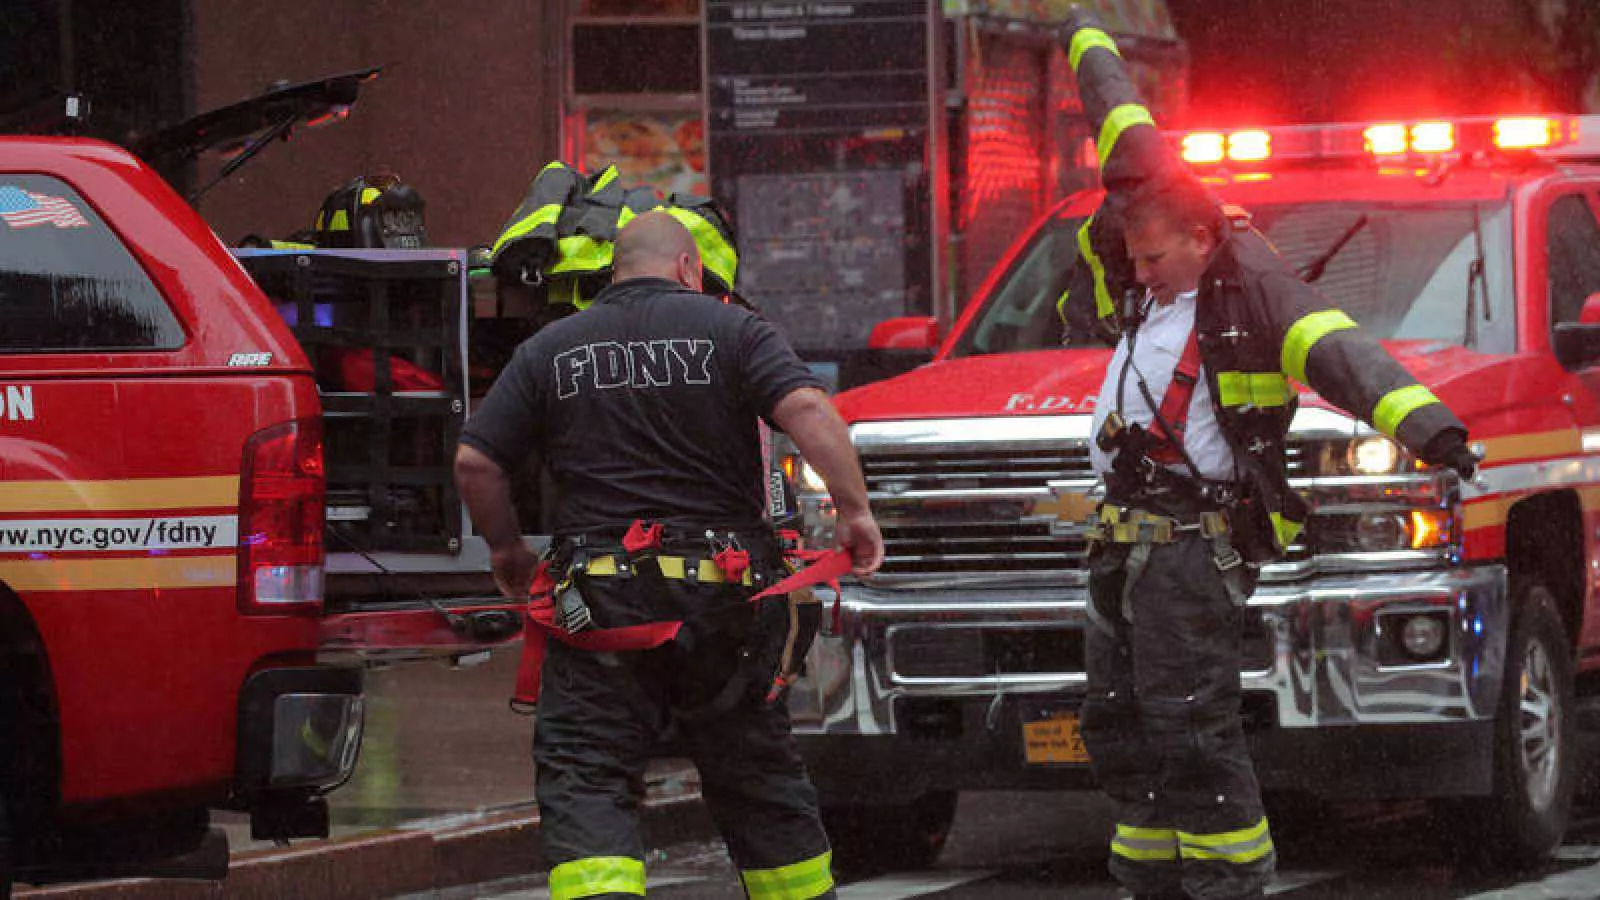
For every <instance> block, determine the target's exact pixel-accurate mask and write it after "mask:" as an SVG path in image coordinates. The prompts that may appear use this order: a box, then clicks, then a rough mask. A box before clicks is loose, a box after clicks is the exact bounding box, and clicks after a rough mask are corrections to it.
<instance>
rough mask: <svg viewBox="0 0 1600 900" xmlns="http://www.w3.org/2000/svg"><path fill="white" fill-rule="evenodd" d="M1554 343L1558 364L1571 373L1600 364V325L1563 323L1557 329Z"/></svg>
mask: <svg viewBox="0 0 1600 900" xmlns="http://www.w3.org/2000/svg"><path fill="white" fill-rule="evenodd" d="M1552 343H1553V344H1554V345H1555V351H1556V362H1559V363H1561V367H1562V368H1564V369H1566V370H1568V371H1570V372H1575V371H1577V370H1579V369H1587V368H1589V367H1590V366H1592V365H1594V364H1595V363H1600V324H1594V325H1589V324H1585V323H1581V322H1577V323H1575V322H1563V323H1561V324H1560V325H1557V326H1556V327H1555V336H1554V340H1553V342H1552Z"/></svg>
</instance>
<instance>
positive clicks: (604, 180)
mask: <svg viewBox="0 0 1600 900" xmlns="http://www.w3.org/2000/svg"><path fill="white" fill-rule="evenodd" d="M616 180H617V167H616V166H606V170H605V171H604V172H601V173H600V177H599V178H597V179H595V182H594V187H592V188H590V189H589V193H591V194H598V193H600V192H601V191H603V190H605V189H606V188H607V187H608V186H609V185H610V184H611V182H613V181H616Z"/></svg>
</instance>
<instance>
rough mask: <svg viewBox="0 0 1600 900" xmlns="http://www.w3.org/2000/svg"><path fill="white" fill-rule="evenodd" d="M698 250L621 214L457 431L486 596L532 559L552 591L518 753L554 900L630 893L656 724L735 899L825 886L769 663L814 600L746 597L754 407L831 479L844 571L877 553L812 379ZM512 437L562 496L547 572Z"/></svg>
mask: <svg viewBox="0 0 1600 900" xmlns="http://www.w3.org/2000/svg"><path fill="white" fill-rule="evenodd" d="M700 259H701V257H700V252H699V251H698V250H697V248H696V243H695V240H694V237H693V236H692V235H691V232H690V230H689V229H688V228H686V227H685V226H684V225H683V223H682V222H681V221H680V220H679V219H678V218H677V217H676V216H675V215H674V214H673V213H672V212H671V211H669V210H660V211H652V212H645V213H643V214H641V215H640V216H638V217H637V218H635V219H633V220H632V221H631V222H630V223H629V224H628V225H627V226H626V227H624V228H622V229H621V230H620V232H619V234H618V236H617V239H616V247H615V268H616V272H615V277H616V280H615V281H614V282H613V283H612V284H611V285H610V286H609V287H607V288H605V289H604V290H602V291H600V292H599V294H598V295H597V296H596V297H595V298H594V303H593V304H592V305H591V306H590V307H589V308H588V309H587V310H585V311H584V312H582V313H580V314H578V315H573V316H569V317H567V318H564V319H562V320H561V321H559V322H555V323H553V324H551V325H549V326H547V327H546V328H544V329H543V330H542V331H540V332H539V333H537V334H535V335H534V336H533V337H531V338H529V339H528V340H527V341H525V342H524V343H523V344H522V345H521V346H520V347H519V348H518V349H517V352H516V356H515V357H514V358H513V360H512V362H511V363H510V364H509V365H508V366H507V367H506V368H505V370H504V371H502V372H501V374H500V377H499V379H498V380H496V382H495V385H494V388H493V389H492V390H491V391H490V392H489V395H488V397H486V398H485V399H484V401H483V403H482V404H481V405H480V406H478V408H477V409H475V410H474V411H473V414H472V418H471V419H470V420H469V421H468V422H467V424H466V427H465V428H464V429H463V431H462V436H461V447H460V449H459V451H458V453H457V458H456V480H457V483H458V484H459V485H460V488H461V495H462V498H463V499H464V501H465V502H466V504H467V507H468V509H469V510H470V511H471V514H472V521H473V523H474V525H475V526H476V527H477V530H478V531H479V532H480V533H481V534H482V535H483V536H484V539H485V540H486V541H487V542H488V544H489V547H490V553H491V557H490V558H491V561H492V563H493V566H494V572H495V576H496V579H497V580H498V581H499V583H500V585H501V589H502V590H503V591H504V592H505V593H506V594H507V596H511V597H528V596H529V593H530V587H534V588H535V590H534V593H535V594H540V593H541V589H539V588H538V587H537V584H538V581H536V579H535V575H536V573H544V574H541V576H540V579H538V580H540V581H545V582H548V581H550V580H551V579H550V578H549V577H547V573H550V572H552V571H553V572H554V573H555V575H554V580H555V581H556V582H557V583H558V584H559V586H558V587H556V588H554V589H549V588H545V589H543V591H547V592H548V593H549V594H551V595H553V596H554V598H555V603H556V609H557V610H558V612H559V620H558V622H557V624H553V625H551V626H550V627H549V628H548V629H545V630H541V631H539V632H538V633H537V635H536V634H535V633H533V632H530V633H529V634H528V635H527V636H526V637H525V641H532V640H534V639H535V637H536V636H542V635H544V634H549V635H551V636H552V637H553V639H552V640H550V641H549V642H548V644H547V645H545V655H544V657H543V673H542V674H543V677H542V679H541V680H540V684H539V686H538V689H539V691H540V693H539V696H538V720H537V726H536V729H535V733H534V761H535V765H536V768H537V774H538V788H537V790H538V799H539V810H540V815H541V816H542V823H541V825H540V834H541V837H542V838H543V840H544V843H545V847H546V851H547V854H548V856H549V858H550V861H551V863H552V865H553V867H554V868H553V869H552V870H551V873H550V895H551V897H552V898H554V900H576V898H588V897H628V896H638V895H642V894H643V893H644V892H645V868H644V844H643V842H642V840H641V837H640V834H639V823H638V815H637V810H638V804H639V802H640V800H642V799H643V794H644V772H645V761H646V759H647V758H648V757H649V756H650V755H651V754H652V753H653V752H657V751H659V750H660V749H661V746H660V741H662V740H663V738H664V737H665V736H666V735H667V734H669V733H671V734H672V735H673V736H674V738H675V741H674V744H673V747H674V750H675V751H676V752H675V754H674V755H684V756H688V757H690V758H691V759H693V760H694V762H695V764H696V766H697V767H698V768H699V770H700V779H701V784H702V789H701V791H702V794H703V795H704V797H705V801H706V804H707V806H708V808H709V810H710V812H711V815H712V818H713V819H714V820H715V822H716V823H717V825H718V827H719V829H720V831H721V832H722V835H723V838H724V839H725V840H726V842H727V845H728V852H729V854H730V855H731V856H732V857H733V861H734V863H735V865H737V866H738V868H739V870H740V876H741V879H742V880H743V882H744V887H745V891H746V893H747V894H748V896H750V897H751V898H754V900H805V898H812V897H832V896H834V890H833V876H832V872H831V867H830V859H831V854H830V852H829V849H828V839H827V836H826V834H825V833H824V832H823V828H822V822H821V819H820V817H819V812H818V809H817V798H816V793H815V791H814V790H813V789H812V786H811V783H810V781H809V780H808V779H807V777H806V774H805V770H804V768H803V767H802V765H801V761H800V756H799V753H798V751H797V750H796V748H795V743H794V738H793V737H792V735H791V734H790V730H789V713H788V707H787V705H786V704H785V702H784V697H783V696H782V691H781V689H782V687H783V686H784V685H783V680H782V679H781V678H777V679H775V678H774V677H773V675H774V665H781V664H782V659H783V657H787V656H792V658H803V656H804V654H805V648H806V645H807V644H809V641H810V639H811V637H812V636H813V635H814V634H815V626H816V623H817V621H818V618H819V616H820V603H811V604H810V607H811V609H810V610H809V611H808V612H805V613H803V612H802V611H801V610H800V609H799V608H798V607H797V606H796V605H795V601H794V600H793V597H792V596H791V597H789V598H788V604H789V605H784V604H773V603H760V604H758V603H753V602H752V600H753V599H754V600H759V599H760V598H761V597H762V595H763V594H769V593H772V592H773V591H777V592H778V593H783V591H782V590H780V588H782V583H781V582H783V581H787V579H785V578H783V577H782V576H783V575H785V574H787V570H786V568H785V567H784V562H783V559H782V556H781V549H780V547H779V546H778V541H777V539H776V536H775V535H774V533H773V531H772V527H771V524H770V523H769V522H767V521H766V520H765V518H764V515H763V512H764V508H765V504H764V499H765V498H764V496H763V491H762V490H761V485H762V482H763V479H762V461H761V460H762V458H761V451H762V442H761V439H760V433H759V431H758V424H757V420H758V418H759V419H766V420H767V421H769V422H772V423H773V424H775V425H778V426H780V427H782V428H783V429H784V431H785V432H787V433H788V435H789V436H790V437H791V438H792V439H793V440H794V442H795V444H796V446H797V447H799V449H800V450H801V452H802V453H804V454H805V455H806V459H807V460H808V461H810V462H811V464H812V465H813V466H815V467H816V469H817V471H818V472H820V473H821V474H822V476H823V479H824V480H825V481H826V482H827V483H828V485H829V488H830V490H831V492H832V495H833V497H834V499H835V500H836V502H837V505H838V509H839V519H838V524H839V529H838V531H837V532H836V535H835V542H836V543H837V545H838V547H839V549H841V550H844V551H847V552H848V553H849V555H850V557H851V559H852V560H853V564H854V568H855V571H857V572H858V573H860V574H868V573H870V572H871V571H873V570H874V569H876V568H877V567H878V565H879V563H880V562H881V561H882V559H883V539H882V537H881V536H880V535H879V532H878V527H877V525H876V524H875V523H874V522H873V520H872V515H871V513H870V511H869V509H868V506H867V495H866V485H865V482H864V481H863V479H862V475H861V469H860V466H859V464H858V463H857V461H856V455H855V450H854V449H853V448H852V447H851V445H850V437H849V434H848V433H847V432H846V430H845V427H844V423H843V422H842V421H841V420H840V418H839V415H838V413H836V412H834V409H833V404H832V403H831V402H830V401H829V400H828V397H827V395H826V394H825V393H824V392H823V391H822V389H821V385H820V384H819V383H818V381H817V380H816V378H815V376H814V375H812V374H811V372H810V370H809V369H807V368H806V366H805V365H804V364H803V363H802V362H801V361H800V359H799V358H798V357H797V356H795V354H794V351H793V350H792V349H790V347H789V345H788V344H787V343H786V342H785V341H784V340H783V338H782V336H780V335H779V333H778V332H777V330H776V329H774V328H773V327H772V326H771V325H770V324H768V323H767V322H765V321H763V320H761V319H759V318H757V317H756V316H755V315H754V314H753V313H751V312H750V311H749V310H747V309H744V308H741V307H739V306H737V305H735V304H729V303H723V302H719V300H718V299H713V298H712V297H708V296H706V295H705V294H704V293H702V290H703V288H704V287H705V281H704V278H703V275H702V270H701V261H700ZM530 452H537V453H538V454H539V455H540V456H541V458H542V459H543V460H544V463H545V465H546V467H547V468H548V469H549V471H550V475H551V477H552V478H553V480H554V481H555V483H556V485H557V486H558V488H559V489H560V491H561V495H562V497H561V499H562V502H561V503H560V505H559V511H558V512H557V514H556V520H555V523H554V535H553V537H552V541H551V554H550V555H549V556H548V558H547V560H546V561H545V563H544V564H543V565H540V564H539V563H538V561H537V560H536V559H535V558H534V557H533V555H532V554H531V552H530V551H529V550H528V549H527V548H526V547H525V546H524V544H523V542H522V538H521V534H522V532H521V529H520V528H519V527H518V523H517V517H516V511H515V507H514V506H513V505H512V502H511V497H510V492H509V489H508V483H507V481H508V480H507V476H506V473H507V472H514V471H516V470H517V469H518V468H519V466H520V464H521V463H522V461H523V459H524V457H525V456H526V455H527V454H529V453H530ZM774 582H778V583H774ZM768 585H772V587H771V588H770V589H768V590H765V591H763V590H762V589H763V588H766V587H767V586H768ZM771 613H777V614H778V615H777V616H776V617H775V616H773V615H771ZM806 616H809V622H810V629H809V631H802V630H799V629H798V628H797V623H799V622H801V621H802V620H803V619H804V618H805V617H806ZM530 619H531V616H530ZM669 620H670V621H669ZM530 624H532V623H531V622H530ZM663 626H670V627H663ZM641 635H642V636H645V637H646V638H648V640H645V641H643V642H636V641H634V638H635V637H637V636H641ZM651 635H655V637H650V636H651ZM608 640H609V641H612V642H614V643H613V644H611V645H609V646H607V645H603V644H602V642H604V641H608ZM774 659H776V660H779V662H778V663H773V662H772V660H774ZM752 667H755V668H756V670H757V671H752Z"/></svg>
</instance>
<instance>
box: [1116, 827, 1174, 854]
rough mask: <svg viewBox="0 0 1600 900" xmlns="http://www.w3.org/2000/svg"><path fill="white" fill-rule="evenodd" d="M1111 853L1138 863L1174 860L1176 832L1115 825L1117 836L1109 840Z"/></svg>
mask: <svg viewBox="0 0 1600 900" xmlns="http://www.w3.org/2000/svg"><path fill="white" fill-rule="evenodd" d="M1111 852H1112V853H1115V854H1116V855H1118V856H1120V857H1122V858H1123V859H1132V860H1137V861H1139V862H1154V861H1158V860H1176V859H1177V858H1178V832H1176V831H1174V830H1172V829H1171V828H1138V827H1135V826H1133V825H1122V824H1118V825H1117V834H1116V836H1115V837H1113V838H1112V839H1111Z"/></svg>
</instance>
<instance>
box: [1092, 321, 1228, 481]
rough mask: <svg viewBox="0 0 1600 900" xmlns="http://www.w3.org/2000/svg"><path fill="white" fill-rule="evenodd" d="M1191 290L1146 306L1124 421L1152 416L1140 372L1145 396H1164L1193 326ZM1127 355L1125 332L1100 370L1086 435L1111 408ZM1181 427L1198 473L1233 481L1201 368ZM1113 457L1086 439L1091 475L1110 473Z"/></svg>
mask: <svg viewBox="0 0 1600 900" xmlns="http://www.w3.org/2000/svg"><path fill="white" fill-rule="evenodd" d="M1196 293H1197V292H1195V291H1190V292H1188V293H1186V294H1179V295H1178V296H1177V298H1176V299H1175V300H1173V302H1171V303H1169V304H1161V303H1151V304H1150V309H1149V313H1148V315H1147V317H1146V318H1145V320H1144V324H1142V325H1140V326H1139V339H1138V342H1137V346H1136V350H1137V352H1135V353H1134V355H1133V366H1132V367H1131V368H1129V369H1128V377H1127V380H1126V383H1124V384H1123V389H1122V417H1123V418H1124V419H1126V420H1127V421H1128V422H1129V423H1130V424H1134V423H1137V424H1139V425H1142V426H1144V427H1146V428H1149V427H1150V423H1151V422H1152V421H1154V419H1155V415H1154V413H1153V412H1152V411H1151V409H1150V404H1148V403H1146V402H1145V399H1144V393H1143V392H1142V391H1140V390H1139V375H1140V374H1141V373H1142V374H1143V375H1144V380H1145V383H1146V384H1147V385H1149V387H1150V396H1152V397H1154V398H1155V401H1156V403H1157V404H1158V405H1159V404H1160V403H1161V400H1162V398H1163V397H1165V396H1166V393H1167V385H1168V384H1170V383H1171V382H1172V373H1173V370H1174V369H1176V368H1177V367H1178V358H1179V357H1180V356H1182V355H1183V347H1184V345H1185V344H1187V343H1188V342H1189V333H1190V332H1191V331H1193V330H1194V312H1195V307H1196V302H1195V296H1196ZM1127 358H1128V336H1127V335H1126V334H1124V335H1123V336H1122V340H1120V341H1118V342H1117V352H1116V353H1115V354H1113V355H1112V357H1111V366H1110V367H1109V368H1107V369H1106V378H1105V382H1104V383H1103V384H1102V385H1100V393H1099V395H1098V398H1097V399H1096V401H1095V407H1094V430H1093V431H1092V432H1090V433H1091V434H1094V435H1098V434H1099V433H1100V426H1101V424H1102V423H1104V422H1105V420H1106V416H1108V415H1110V413H1111V411H1112V410H1114V409H1116V408H1117V384H1118V382H1120V381H1122V380H1123V379H1122V368H1123V363H1124V361H1125V360H1127ZM1186 428H1187V430H1186V431H1185V432H1184V437H1183V447H1184V449H1185V450H1186V451H1188V453H1189V458H1190V459H1192V460H1194V464H1195V466H1196V467H1198V468H1199V469H1200V474H1201V475H1203V476H1204V477H1206V478H1210V479H1215V480H1217V481H1232V480H1234V478H1235V475H1234V468H1233V450H1232V449H1231V448H1230V447H1229V446H1228V442H1227V439H1226V438H1224V437H1223V435H1222V427H1221V426H1220V425H1218V424H1217V416H1216V412H1215V411H1214V410H1213V409H1212V408H1211V386H1210V385H1209V384H1208V383H1207V380H1206V370H1205V367H1204V366H1202V367H1201V369H1200V381H1199V383H1198V384H1196V385H1195V386H1194V396H1193V397H1191V398H1190V399H1189V421H1188V424H1187V426H1186ZM1115 455H1116V454H1115V453H1110V454H1108V453H1103V452H1101V450H1100V448H1099V447H1098V446H1096V445H1095V443H1094V441H1092V440H1091V441H1090V443H1089V460H1090V462H1091V463H1092V464H1093V465H1094V471H1095V474H1097V475H1104V474H1106V473H1107V472H1109V471H1111V460H1112V459H1113V458H1114V457H1115ZM1167 468H1169V469H1171V470H1173V471H1174V472H1177V473H1178V474H1180V475H1192V474H1193V473H1192V472H1191V471H1190V470H1189V467H1188V466H1187V465H1185V464H1184V463H1182V462H1178V463H1176V464H1172V465H1169V466H1167Z"/></svg>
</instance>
